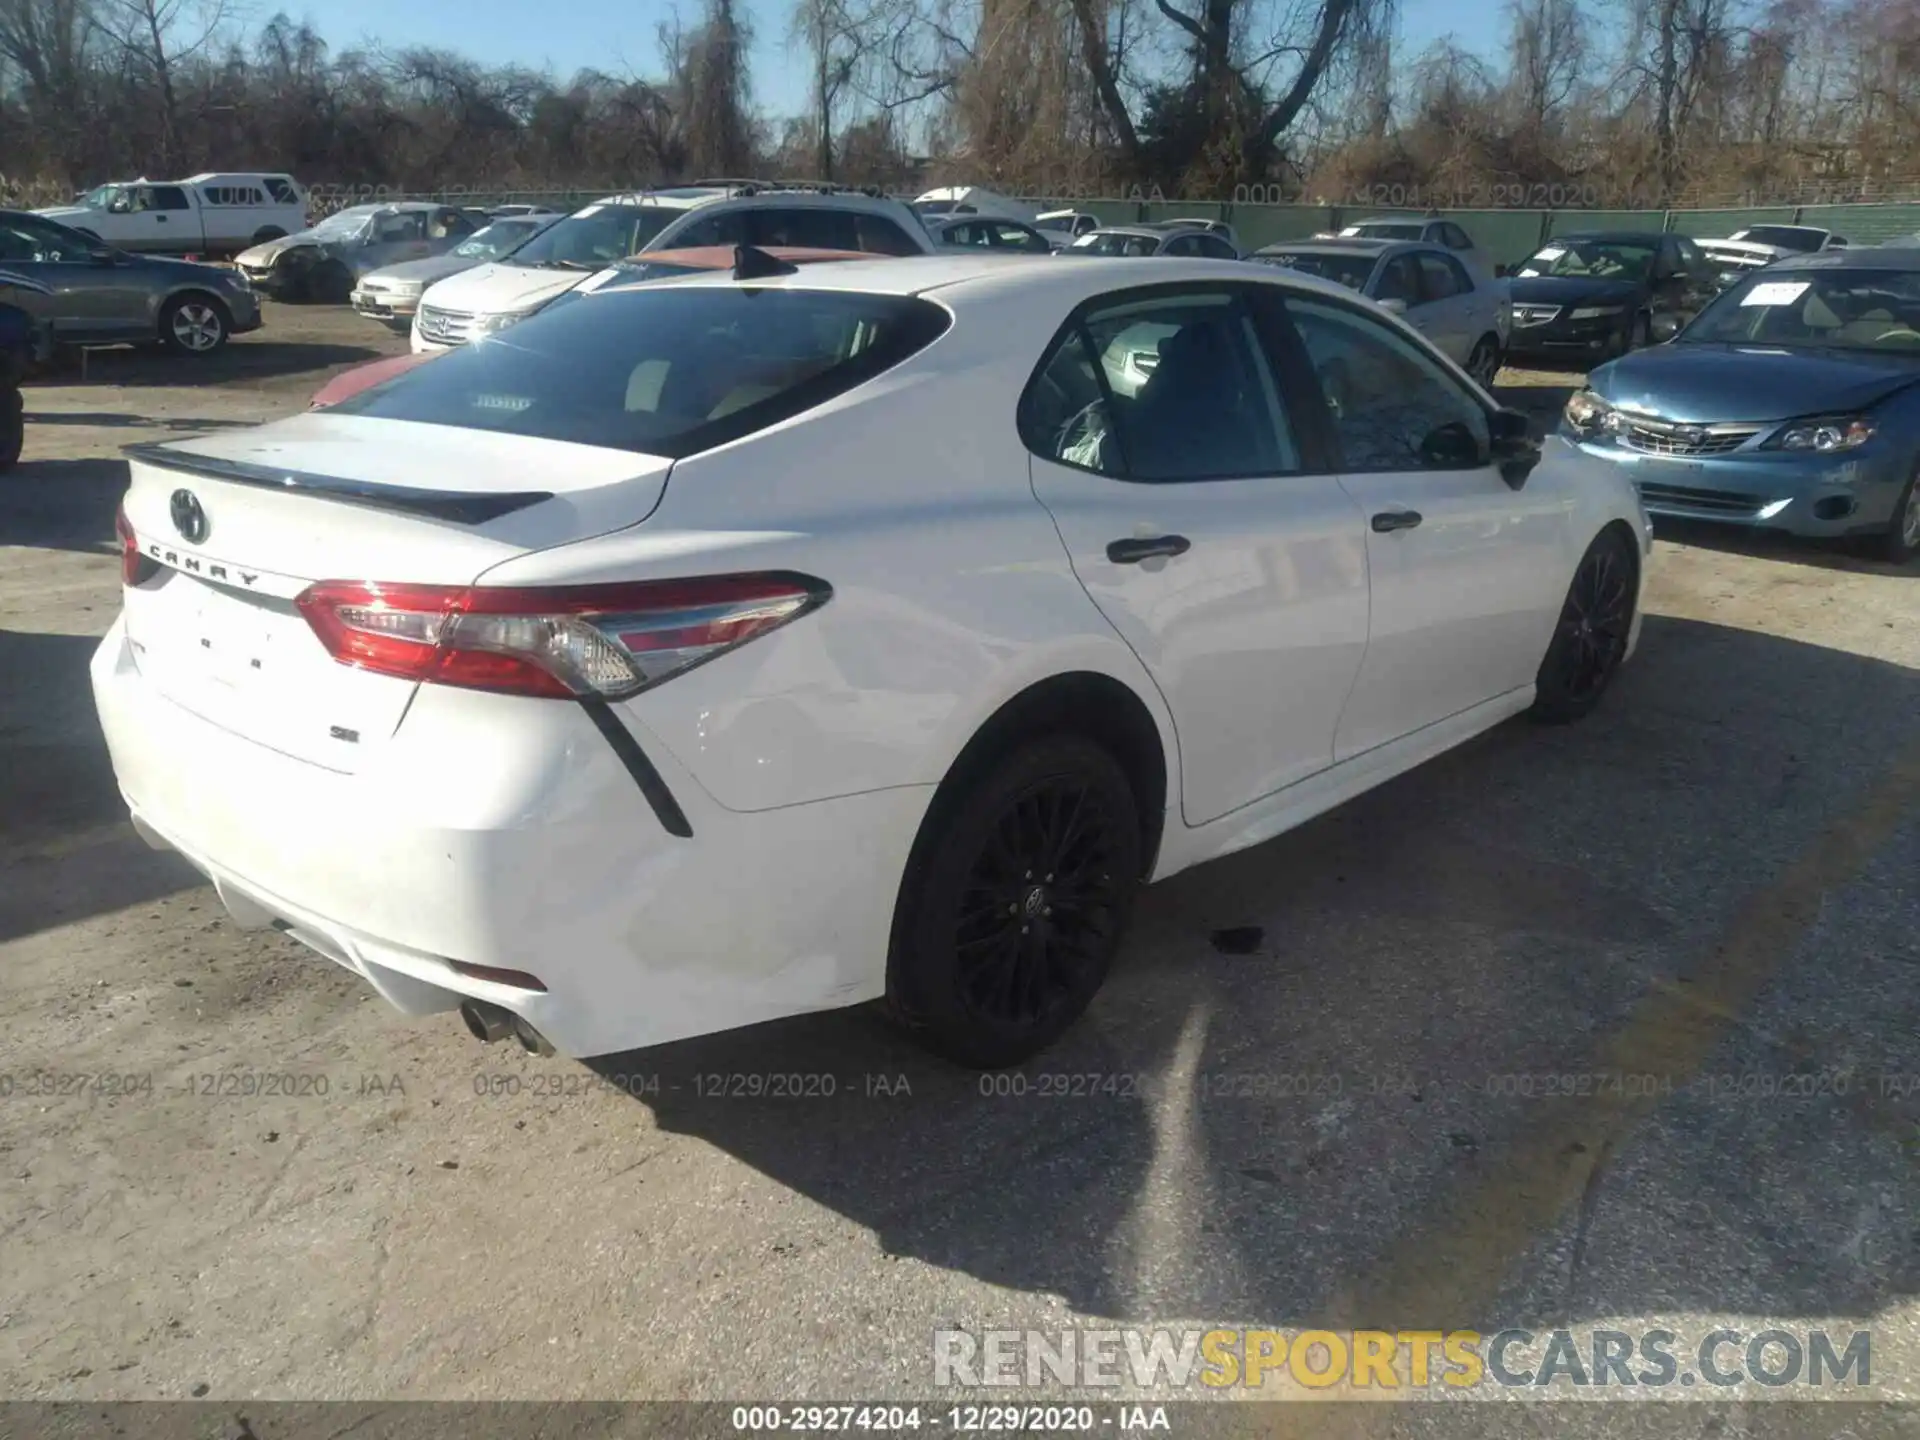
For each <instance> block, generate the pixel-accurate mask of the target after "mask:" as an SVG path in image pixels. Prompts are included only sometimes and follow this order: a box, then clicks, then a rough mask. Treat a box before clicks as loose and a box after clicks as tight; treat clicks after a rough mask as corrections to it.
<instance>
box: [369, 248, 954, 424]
mask: <svg viewBox="0 0 1920 1440" xmlns="http://www.w3.org/2000/svg"><path fill="white" fill-rule="evenodd" d="M948 324H949V316H948V314H947V312H946V311H945V310H944V309H942V308H941V307H940V306H938V305H935V304H933V303H932V302H931V301H927V300H921V299H917V298H915V297H913V296H906V295H868V294H861V293H858V292H851V291H835V290H788V289H779V288H745V287H737V286H732V285H695V286H664V287H657V288H656V287H646V286H639V287H635V288H633V289H631V290H623V289H613V290H608V291H605V292H603V293H601V294H597V295H590V296H585V297H583V298H582V299H581V300H580V301H579V303H577V304H572V305H556V306H554V307H552V308H550V309H548V310H546V311H543V312H542V313H540V314H538V315H535V316H533V317H532V318H531V319H528V320H524V321H522V322H521V323H520V324H518V325H516V326H514V327H513V333H512V335H511V336H510V337H502V339H500V340H498V341H489V340H477V341H474V342H471V343H469V344H467V345H465V346H462V347H461V348H460V349H458V350H455V351H453V352H451V353H449V354H447V355H444V356H442V357H441V358H440V359H438V360H436V361H434V363H433V364H431V365H422V366H421V367H419V368H418V369H417V370H411V371H409V372H407V373H406V374H405V375H402V376H400V377H399V378H398V379H397V380H395V381H393V382H392V383H390V384H387V385H383V386H379V387H376V388H375V389H373V390H369V391H367V392H365V393H363V394H361V395H357V396H354V397H352V398H350V399H348V400H345V401H343V402H341V403H340V404H339V405H336V406H335V407H334V409H333V413H334V414H337V415H364V416H367V417H369V418H372V419H378V420H411V421H416V422H419V423H421V424H427V425H454V426H459V427H462V428H464V429H469V430H491V431H498V432H501V433H503V434H509V435H530V436H537V437H539V438H541V439H547V440H567V441H572V442H574V443H576V444H580V445H599V446H605V447H608V448H611V449H618V450H638V451H642V452H644V453H646V454H649V455H661V456H666V457H668V458H670V459H678V458H679V457H681V456H684V455H692V454H695V453H696V452H698V451H701V450H707V449H711V448H712V447H713V446H715V445H722V444H725V443H726V442H728V441H730V440H737V439H739V438H740V437H742V436H744V435H751V434H753V433H754V432H755V431H758V430H763V429H765V428H766V427H768V426H769V425H774V424H778V423H779V422H780V421H782V420H786V419H789V418H791V417H792V416H795V415H798V414H800V413H802V412H804V411H806V410H810V409H812V408H813V407H814V406H816V405H822V404H825V403H826V402H827V401H829V400H831V399H833V398H834V397H836V396H838V395H842V394H844V393H845V392H847V391H848V390H851V389H853V388H854V387H855V386H856V385H860V384H863V383H864V382H866V381H868V380H871V379H873V378H874V377H875V376H877V375H879V374H881V373H883V372H884V371H887V370H890V369H892V368H893V367H894V366H895V365H898V364H899V363H900V362H901V361H903V360H905V359H907V358H908V357H909V356H911V355H913V354H915V353H916V352H918V351H919V350H921V349H924V348H925V347H926V346H927V345H930V344H931V343H932V342H933V341H934V340H936V339H938V338H939V337H940V336H941V335H942V334H943V333H945V331H946V329H947V326H948Z"/></svg>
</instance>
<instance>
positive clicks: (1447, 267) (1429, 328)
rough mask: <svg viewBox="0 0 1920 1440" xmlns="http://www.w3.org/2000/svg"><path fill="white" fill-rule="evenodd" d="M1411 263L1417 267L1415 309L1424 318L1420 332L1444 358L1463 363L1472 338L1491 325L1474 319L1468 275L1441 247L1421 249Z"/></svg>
mask: <svg viewBox="0 0 1920 1440" xmlns="http://www.w3.org/2000/svg"><path fill="white" fill-rule="evenodd" d="M1414 263H1415V264H1417V265H1418V266H1419V267H1420V297H1421V299H1420V310H1419V313H1420V314H1421V315H1422V316H1423V317H1424V318H1425V321H1426V323H1425V324H1423V325H1421V326H1419V329H1420V331H1421V333H1422V334H1424V335H1425V336H1426V337H1427V338H1428V339H1429V340H1431V341H1432V342H1433V343H1434V345H1435V346H1436V347H1437V348H1438V349H1439V350H1440V352H1441V353H1442V354H1444V355H1445V356H1447V358H1448V359H1450V360H1453V361H1455V362H1456V363H1458V364H1461V365H1464V364H1466V363H1467V357H1468V356H1469V355H1470V354H1472V353H1473V346H1474V342H1475V341H1477V340H1478V339H1479V338H1480V337H1481V336H1482V335H1484V334H1486V332H1487V331H1488V330H1491V329H1492V328H1493V327H1492V326H1491V325H1484V326H1483V325H1480V324H1478V323H1477V321H1478V319H1479V315H1478V307H1476V306H1475V304H1474V285H1473V280H1472V278H1471V277H1470V276H1469V275H1468V274H1467V272H1466V269H1465V268H1464V267H1463V266H1462V265H1461V264H1460V262H1459V261H1457V260H1455V259H1454V258H1453V257H1452V256H1451V255H1448V254H1446V253H1444V252H1443V251H1439V250H1422V251H1421V252H1420V253H1419V254H1418V255H1416V256H1415V257H1414Z"/></svg>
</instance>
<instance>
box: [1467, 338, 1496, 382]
mask: <svg viewBox="0 0 1920 1440" xmlns="http://www.w3.org/2000/svg"><path fill="white" fill-rule="evenodd" d="M1467 373H1468V374H1469V375H1471V376H1472V377H1473V378H1474V379H1475V380H1478V381H1479V382H1480V384H1481V385H1483V386H1484V387H1485V388H1487V389H1488V390H1491V389H1493V382H1494V380H1495V378H1496V377H1498V375H1499V374H1500V339H1499V337H1498V336H1497V335H1482V336H1481V337H1480V340H1479V343H1478V344H1476V345H1475V346H1474V347H1473V353H1472V354H1471V355H1469V356H1467Z"/></svg>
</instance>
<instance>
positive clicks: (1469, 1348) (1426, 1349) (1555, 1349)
mask: <svg viewBox="0 0 1920 1440" xmlns="http://www.w3.org/2000/svg"><path fill="white" fill-rule="evenodd" d="M933 1380H934V1384H935V1385H938V1386H943V1387H946V1386H952V1387H957V1388H962V1389H972V1388H1008V1389H1012V1388H1020V1387H1027V1388H1038V1387H1040V1386H1047V1385H1065V1386H1071V1387H1074V1388H1076V1389H1078V1388H1086V1389H1096V1390H1098V1389H1120V1388H1124V1389H1130V1390H1134V1391H1148V1392H1154V1393H1161V1394H1164V1393H1168V1392H1172V1391H1179V1390H1187V1389H1194V1390H1196V1391H1198V1392H1200V1393H1205V1392H1207V1391H1219V1390H1242V1391H1262V1392H1268V1393H1279V1392H1285V1391H1290V1390H1307V1391H1318V1392H1323V1393H1324V1392H1327V1391H1333V1390H1336V1389H1338V1390H1347V1391H1353V1392H1365V1393H1366V1394H1368V1395H1370V1396H1372V1397H1374V1398H1383V1394H1384V1392H1392V1391H1404V1392H1406V1393H1407V1394H1408V1395H1409V1396H1411V1395H1414V1394H1418V1393H1419V1392H1422V1391H1426V1390H1428V1389H1430V1388H1432V1387H1435V1386H1440V1387H1445V1388H1446V1389H1449V1390H1454V1391H1460V1390H1473V1389H1500V1390H1529V1391H1536V1392H1538V1391H1566V1390H1578V1391H1582V1392H1586V1391H1590V1390H1593V1389H1623V1388H1624V1389H1634V1390H1649V1389H1650V1390H1672V1391H1686V1390H1697V1391H1699V1392H1700V1393H1702V1394H1707V1395H1711V1394H1724V1393H1725V1392H1727V1391H1729V1390H1733V1389H1744V1388H1746V1387H1759V1388H1760V1389H1762V1390H1766V1391H1780V1390H1784V1389H1786V1388H1788V1387H1798V1388H1799V1389H1800V1390H1801V1391H1802V1392H1805V1391H1807V1390H1823V1391H1833V1392H1847V1393H1853V1394H1856V1395H1857V1394H1858V1393H1859V1392H1860V1391H1863V1390H1866V1389H1867V1388H1869V1387H1870V1386H1871V1385H1872V1384H1873V1336H1872V1333H1871V1332H1870V1331H1866V1330H1852V1331H1845V1332H1829V1331H1826V1330H1819V1329H1808V1330H1786V1329H1777V1328H1776V1329H1763V1330H1753V1331H1744V1330H1728V1329H1714V1330H1708V1331H1706V1332H1705V1333H1703V1334H1700V1335H1698V1336H1683V1335H1681V1334H1679V1333H1677V1332H1675V1331H1672V1330H1663V1329H1645V1330H1634V1331H1628V1330H1607V1329H1588V1330H1545V1331H1534V1330H1520V1329H1511V1330H1498V1331H1494V1332H1492V1333H1491V1334H1483V1333H1481V1332H1480V1331H1477V1330H1344V1331H1334V1330H1247V1329H1210V1330H1173V1329H1125V1330H1091V1329H1083V1330H1058V1331H1044V1330H982V1331H977V1332H976V1331H968V1330H938V1331H935V1332H934V1336H933Z"/></svg>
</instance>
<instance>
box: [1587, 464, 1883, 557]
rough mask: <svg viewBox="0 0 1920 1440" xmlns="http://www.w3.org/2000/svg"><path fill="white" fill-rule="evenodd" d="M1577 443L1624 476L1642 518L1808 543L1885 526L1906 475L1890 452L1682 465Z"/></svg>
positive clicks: (1863, 532) (1864, 532)
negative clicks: (1776, 534) (1782, 535)
mask: <svg viewBox="0 0 1920 1440" xmlns="http://www.w3.org/2000/svg"><path fill="white" fill-rule="evenodd" d="M1578 443H1579V445H1580V448H1581V449H1582V450H1584V451H1586V452H1587V454H1589V455H1593V456H1596V457H1598V458H1599V459H1602V460H1607V461H1610V462H1612V463H1613V464H1616V465H1619V466H1621V467H1623V468H1624V469H1625V470H1626V471H1627V473H1628V475H1629V477H1630V478H1631V479H1632V480H1633V482H1634V485H1635V487H1636V488H1637V489H1638V490H1639V491H1640V501H1641V504H1643V505H1644V506H1645V507H1646V510H1647V513H1648V514H1649V515H1653V516H1657V517H1664V518H1667V519H1672V520H1709V521H1714V522H1717V523H1720V524H1725V525H1738V526H1743V527H1745V528H1747V529H1754V530H1780V531H1784V532H1786V533H1788V534H1791V535H1800V536H1805V537H1807V538H1809V539H1820V538H1834V537H1839V536H1845V535H1861V534H1875V533H1878V532H1880V531H1883V530H1885V529H1886V528H1887V527H1888V526H1889V525H1891V524H1892V523H1893V516H1894V506H1895V505H1896V504H1897V502H1898V501H1899V498H1900V492H1901V490H1902V489H1903V488H1904V487H1905V484H1906V478H1907V476H1906V472H1905V471H1904V470H1903V469H1901V467H1900V466H1899V465H1897V464H1896V463H1894V457H1893V456H1891V455H1866V456H1862V457H1855V458H1851V459H1840V458H1837V457H1826V456H1822V457H1812V456H1809V457H1801V456H1774V455H1762V456H1760V457H1757V458H1756V457H1755V456H1752V455H1727V456H1707V457H1703V458H1700V459H1685V460H1683V459H1669V458H1667V457H1665V456H1659V455H1642V454H1639V453H1637V452H1635V451H1631V450H1625V449H1622V448H1620V447H1618V446H1614V445H1599V444H1593V443H1591V442H1587V441H1581V442H1578ZM1863 448H1870V447H1863Z"/></svg>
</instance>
